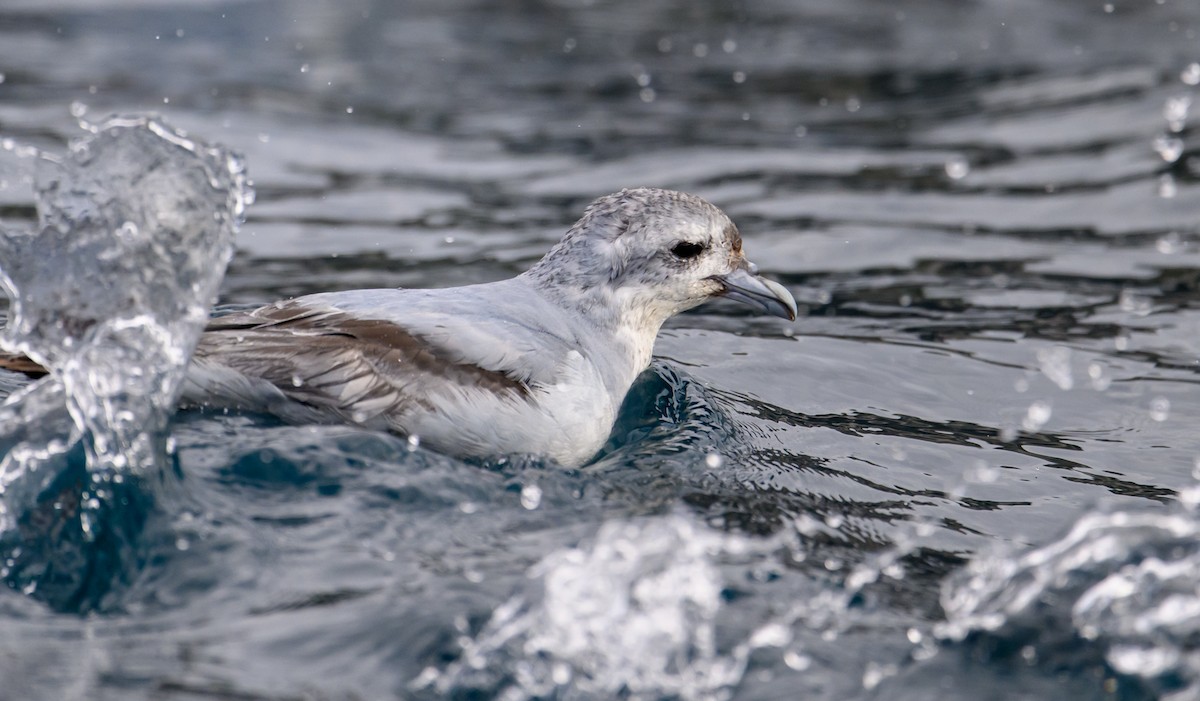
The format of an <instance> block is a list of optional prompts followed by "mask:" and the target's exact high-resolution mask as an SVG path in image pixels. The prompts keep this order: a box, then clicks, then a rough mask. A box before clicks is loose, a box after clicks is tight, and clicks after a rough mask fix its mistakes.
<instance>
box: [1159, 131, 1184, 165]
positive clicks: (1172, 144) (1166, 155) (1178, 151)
mask: <svg viewBox="0 0 1200 701" xmlns="http://www.w3.org/2000/svg"><path fill="white" fill-rule="evenodd" d="M1154 150H1155V151H1157V152H1158V155H1159V156H1160V157H1161V158H1162V159H1163V160H1164V161H1166V162H1167V163H1174V162H1175V161H1178V160H1179V157H1180V156H1181V155H1183V139H1180V138H1179V137H1176V136H1167V135H1165V134H1160V135H1158V136H1156V137H1154Z"/></svg>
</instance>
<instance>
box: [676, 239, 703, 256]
mask: <svg viewBox="0 0 1200 701" xmlns="http://www.w3.org/2000/svg"><path fill="white" fill-rule="evenodd" d="M671 253H673V254H674V255H675V257H676V258H695V257H696V256H698V255H700V254H701V253H704V244H702V243H692V242H691V241H680V242H679V243H677V244H675V245H674V246H672V247H671Z"/></svg>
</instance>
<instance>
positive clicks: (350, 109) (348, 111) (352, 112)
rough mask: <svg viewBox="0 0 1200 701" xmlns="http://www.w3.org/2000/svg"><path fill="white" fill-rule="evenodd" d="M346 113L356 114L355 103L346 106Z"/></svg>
mask: <svg viewBox="0 0 1200 701" xmlns="http://www.w3.org/2000/svg"><path fill="white" fill-rule="evenodd" d="M346 114H354V106H353V105H347V106H346Z"/></svg>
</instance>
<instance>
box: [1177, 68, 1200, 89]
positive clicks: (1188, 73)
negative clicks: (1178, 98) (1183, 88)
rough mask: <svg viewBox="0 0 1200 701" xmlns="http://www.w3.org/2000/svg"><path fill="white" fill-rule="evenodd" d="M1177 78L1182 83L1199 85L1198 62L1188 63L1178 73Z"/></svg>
mask: <svg viewBox="0 0 1200 701" xmlns="http://www.w3.org/2000/svg"><path fill="white" fill-rule="evenodd" d="M1179 79H1180V80H1182V81H1183V83H1184V85H1200V63H1189V64H1188V65H1187V67H1186V68H1184V69H1183V72H1182V73H1180V74H1179Z"/></svg>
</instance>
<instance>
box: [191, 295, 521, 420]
mask: <svg viewBox="0 0 1200 701" xmlns="http://www.w3.org/2000/svg"><path fill="white" fill-rule="evenodd" d="M196 356H197V357H198V358H202V359H210V360H212V361H213V362H216V363H219V364H221V365H225V366H227V367H231V368H233V369H235V370H237V371H238V372H240V373H242V374H243V375H246V376H248V377H257V378H261V379H263V380H266V381H268V382H270V383H271V384H273V385H275V386H276V387H277V388H278V389H279V390H280V391H281V392H283V394H285V395H286V396H288V397H290V398H291V399H293V400H295V401H299V402H302V403H305V404H308V405H311V406H317V407H323V408H328V409H333V410H336V411H339V412H341V413H343V414H345V415H347V416H349V417H351V418H353V417H355V416H356V415H358V416H360V417H361V415H364V414H365V415H368V416H375V415H378V414H382V413H391V412H398V411H403V410H404V409H405V408H406V407H408V406H412V405H417V406H421V405H426V406H427V403H426V402H427V397H428V396H430V395H431V394H432V393H433V392H434V391H436V390H435V387H440V388H442V391H444V388H445V387H447V386H458V387H462V388H467V387H472V388H477V389H481V390H486V391H490V392H495V393H497V394H508V395H510V396H514V397H528V396H529V394H530V389H529V386H528V385H526V384H525V383H524V382H522V381H520V380H518V379H515V378H513V377H511V376H509V375H507V374H505V373H503V372H499V371H495V370H488V369H485V368H481V367H479V366H476V365H470V364H465V363H461V362H455V361H454V360H452V359H450V358H449V356H448V354H446V353H444V352H441V351H440V350H439V349H438V348H436V347H435V346H433V345H432V344H430V343H429V342H427V341H426V340H424V339H422V338H420V337H418V336H416V335H414V334H412V333H410V332H409V331H407V330H406V329H404V328H402V327H400V326H397V325H396V324H394V323H391V322H388V321H382V320H378V319H360V318H357V317H353V316H350V315H348V314H346V313H344V312H340V311H337V310H329V309H312V308H308V307H304V306H302V305H298V304H290V303H284V304H280V305H274V306H270V307H263V308H260V309H256V310H254V311H251V312H248V313H241V314H233V315H229V316H226V317H221V318H217V319H214V320H213V321H212V322H211V323H210V324H209V326H208V329H207V331H206V332H205V334H204V335H203V336H202V337H201V339H200V345H199V346H198V347H197V350H196ZM358 420H361V418H359V419H358Z"/></svg>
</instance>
